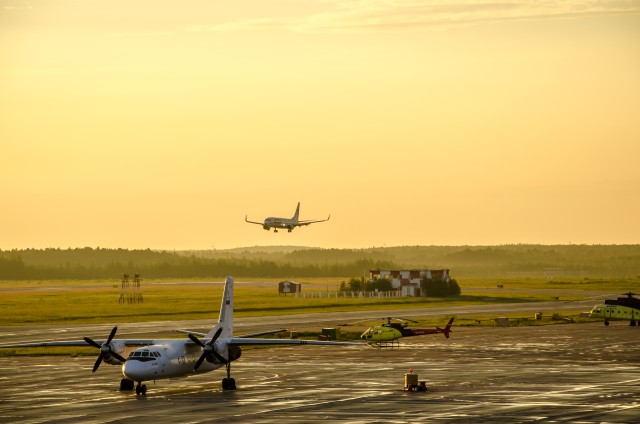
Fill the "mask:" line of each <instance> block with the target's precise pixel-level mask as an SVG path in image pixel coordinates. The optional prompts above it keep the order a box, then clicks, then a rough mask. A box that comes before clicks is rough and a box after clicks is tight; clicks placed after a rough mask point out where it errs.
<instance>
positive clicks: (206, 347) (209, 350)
mask: <svg viewBox="0 0 640 424" xmlns="http://www.w3.org/2000/svg"><path fill="white" fill-rule="evenodd" d="M220 333H222V328H218V331H216V333H215V334H214V335H213V337H212V338H211V340H209V341H208V342H207V343H202V342H201V341H200V340H198V338H197V337H196V336H194V335H193V334H191V333H189V334H188V336H189V338H190V339H191V340H192V341H193V342H194V343H195V344H197V345H198V346H200V347H201V348H202V355H200V358H198V361H197V362H196V364H195V365H194V367H193V370H194V371H196V370H197V369H198V368H200V365H202V362H204V360H205V358H207V357H209V358H210V357H211V356H214V357H215V358H216V359H217V360H218V361H220V362H222V363H223V364H225V365H226V364H227V360H226V359H225V358H224V356H222V355H220V354H219V353H218V352H216V349H215V347H214V346H213V344H214V343H215V342H216V340H217V339H218V337H220Z"/></svg>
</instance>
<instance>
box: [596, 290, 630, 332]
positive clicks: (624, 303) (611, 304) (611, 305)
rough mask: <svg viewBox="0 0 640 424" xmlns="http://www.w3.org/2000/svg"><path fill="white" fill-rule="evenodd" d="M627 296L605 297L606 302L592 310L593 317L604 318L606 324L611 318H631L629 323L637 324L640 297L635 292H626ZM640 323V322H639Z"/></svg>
mask: <svg viewBox="0 0 640 424" xmlns="http://www.w3.org/2000/svg"><path fill="white" fill-rule="evenodd" d="M624 295H625V296H626V297H619V298H617V299H605V301H604V303H601V304H599V305H596V306H594V307H593V309H592V310H591V313H590V314H589V316H591V318H604V325H609V321H610V320H627V319H628V320H629V325H631V326H635V325H636V322H639V321H640V299H637V298H635V297H633V296H635V293H631V292H628V293H624ZM639 325H640V324H639Z"/></svg>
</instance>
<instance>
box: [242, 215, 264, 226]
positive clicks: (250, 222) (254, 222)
mask: <svg viewBox="0 0 640 424" xmlns="http://www.w3.org/2000/svg"><path fill="white" fill-rule="evenodd" d="M244 221H245V222H248V223H249V224H258V225H264V222H256V221H249V220H248V219H247V215H245V216H244Z"/></svg>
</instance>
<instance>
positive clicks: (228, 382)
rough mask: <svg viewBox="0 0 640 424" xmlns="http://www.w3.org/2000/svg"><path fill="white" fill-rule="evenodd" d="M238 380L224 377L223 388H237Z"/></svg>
mask: <svg viewBox="0 0 640 424" xmlns="http://www.w3.org/2000/svg"><path fill="white" fill-rule="evenodd" d="M235 389H236V380H235V379H233V378H224V379H222V390H235Z"/></svg>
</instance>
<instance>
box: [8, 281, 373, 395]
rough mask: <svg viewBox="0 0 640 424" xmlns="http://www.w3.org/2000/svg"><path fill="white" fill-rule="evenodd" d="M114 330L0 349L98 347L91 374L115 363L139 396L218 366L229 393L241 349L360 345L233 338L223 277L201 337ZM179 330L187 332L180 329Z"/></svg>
mask: <svg viewBox="0 0 640 424" xmlns="http://www.w3.org/2000/svg"><path fill="white" fill-rule="evenodd" d="M117 330H118V327H113V330H111V333H110V334H109V336H108V337H107V339H106V340H92V339H90V338H89V337H85V338H84V340H70V341H58V342H55V341H54V342H40V343H23V344H12V345H0V348H18V347H42V346H86V345H87V344H89V345H91V346H93V347H95V348H97V349H100V355H99V356H98V359H97V360H96V362H95V364H94V365H93V372H96V370H97V369H98V367H99V366H100V364H101V363H103V362H104V363H106V364H110V365H121V366H122V375H123V376H124V378H123V379H122V380H121V381H120V390H123V391H124V390H133V386H134V382H137V383H138V384H137V386H136V394H137V395H145V394H146V393H147V386H146V385H145V384H142V383H143V382H145V381H150V380H161V379H165V378H179V377H188V376H190V375H195V374H202V373H206V372H209V371H213V370H216V369H218V368H221V367H223V366H224V367H226V370H227V377H226V378H224V379H223V380H222V389H223V390H235V388H236V382H235V380H234V379H233V378H231V362H233V361H235V360H237V359H238V358H240V354H241V347H242V346H247V345H305V344H309V345H322V346H327V345H337V346H363V345H364V343H353V342H332V341H317V340H298V339H260V338H252V337H254V336H259V335H264V334H268V333H274V331H269V332H262V333H256V334H249V335H245V336H234V335H233V278H231V277H227V279H226V282H225V286H224V293H223V295H222V303H221V305H220V317H219V319H218V323H217V324H216V325H215V326H214V327H213V328H212V329H211V330H210V331H209V332H208V333H206V334H203V333H196V332H188V339H146V340H145V339H119V340H118V339H115V335H116V331H117ZM179 331H182V332H187V331H186V330H179ZM278 331H282V330H278ZM198 337H201V338H198ZM125 358H126V359H125Z"/></svg>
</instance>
